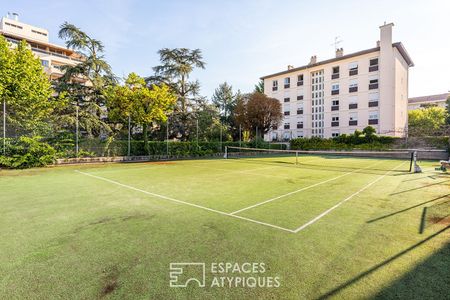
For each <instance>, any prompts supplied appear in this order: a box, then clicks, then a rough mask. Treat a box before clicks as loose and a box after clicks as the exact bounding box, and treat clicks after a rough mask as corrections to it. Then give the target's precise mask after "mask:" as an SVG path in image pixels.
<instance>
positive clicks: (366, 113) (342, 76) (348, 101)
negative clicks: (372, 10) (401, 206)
mask: <svg viewBox="0 0 450 300" xmlns="http://www.w3.org/2000/svg"><path fill="white" fill-rule="evenodd" d="M393 26H394V24H392V23H389V24H384V25H382V26H380V40H379V41H378V42H377V43H376V46H375V47H374V48H370V49H367V50H363V51H359V52H355V53H351V54H346V55H344V52H343V49H342V48H340V49H337V50H336V57H335V58H332V59H328V60H323V61H317V57H316V56H312V57H311V60H310V62H309V64H307V65H304V66H301V67H296V68H294V67H292V66H288V68H287V70H285V71H281V72H278V73H275V74H271V75H267V76H263V77H261V79H262V80H264V93H265V94H266V95H267V96H269V97H273V98H276V99H278V100H279V101H280V102H281V104H282V108H283V113H284V119H283V121H282V124H281V126H279V127H278V128H276V129H274V130H272V131H270V132H269V133H268V134H267V135H266V136H265V139H266V140H289V139H292V138H296V137H312V136H317V137H325V138H329V137H335V136H338V135H340V134H351V133H353V132H354V131H355V130H356V129H358V130H362V129H363V128H364V127H366V126H368V125H370V126H373V127H374V128H375V129H376V131H377V133H378V134H382V135H390V136H403V135H404V134H405V132H406V130H407V125H408V113H407V110H408V69H409V67H412V66H414V64H413V61H412V60H411V58H410V57H409V55H408V53H407V51H406V49H405V47H404V46H403V44H402V43H400V42H398V43H393V42H392V27H393Z"/></svg>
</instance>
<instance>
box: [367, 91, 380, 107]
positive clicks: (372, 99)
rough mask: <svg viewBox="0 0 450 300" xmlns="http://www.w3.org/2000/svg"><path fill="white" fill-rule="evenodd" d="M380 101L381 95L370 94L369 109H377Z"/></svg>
mask: <svg viewBox="0 0 450 300" xmlns="http://www.w3.org/2000/svg"><path fill="white" fill-rule="evenodd" d="M379 99H380V94H379V93H370V94H369V107H377V106H378V101H379Z"/></svg>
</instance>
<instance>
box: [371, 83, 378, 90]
mask: <svg viewBox="0 0 450 300" xmlns="http://www.w3.org/2000/svg"><path fill="white" fill-rule="evenodd" d="M377 88H378V83H369V90H376V89H377Z"/></svg>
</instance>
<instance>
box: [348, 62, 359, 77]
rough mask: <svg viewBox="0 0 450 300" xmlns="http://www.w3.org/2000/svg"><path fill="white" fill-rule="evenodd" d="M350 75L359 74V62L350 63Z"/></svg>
mask: <svg viewBox="0 0 450 300" xmlns="http://www.w3.org/2000/svg"><path fill="white" fill-rule="evenodd" d="M348 75H349V76H353V75H358V63H357V62H352V63H350V64H349V65H348Z"/></svg>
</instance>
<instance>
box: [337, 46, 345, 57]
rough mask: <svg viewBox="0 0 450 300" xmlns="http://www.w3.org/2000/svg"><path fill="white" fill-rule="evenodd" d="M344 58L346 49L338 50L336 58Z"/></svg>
mask: <svg viewBox="0 0 450 300" xmlns="http://www.w3.org/2000/svg"><path fill="white" fill-rule="evenodd" d="M342 56H344V48H336V57H342Z"/></svg>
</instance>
